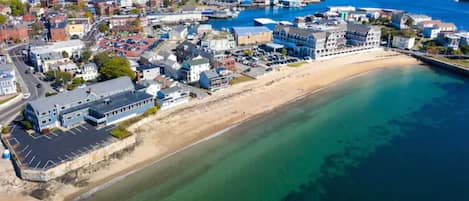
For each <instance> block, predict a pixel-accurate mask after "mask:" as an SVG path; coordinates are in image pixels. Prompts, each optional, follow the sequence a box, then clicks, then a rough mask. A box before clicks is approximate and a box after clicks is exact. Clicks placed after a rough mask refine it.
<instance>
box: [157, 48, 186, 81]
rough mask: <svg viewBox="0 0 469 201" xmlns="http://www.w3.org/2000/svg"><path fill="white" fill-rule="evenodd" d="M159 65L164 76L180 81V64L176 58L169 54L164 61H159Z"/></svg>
mask: <svg viewBox="0 0 469 201" xmlns="http://www.w3.org/2000/svg"><path fill="white" fill-rule="evenodd" d="M159 62H160V63H159V64H160V65H161V66H163V69H164V74H165V75H166V76H168V77H170V78H172V79H175V80H179V79H180V77H181V76H180V71H179V70H180V69H181V64H179V63H178V62H177V59H176V56H175V55H173V54H171V55H170V56H168V57H167V58H166V59H164V60H161V61H159Z"/></svg>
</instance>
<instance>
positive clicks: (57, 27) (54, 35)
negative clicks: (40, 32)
mask: <svg viewBox="0 0 469 201" xmlns="http://www.w3.org/2000/svg"><path fill="white" fill-rule="evenodd" d="M66 25H67V23H65V22H64V23H59V24H53V25H51V27H50V29H49V40H50V41H54V42H56V41H66V40H68V35H67V31H66V30H65V26H66Z"/></svg>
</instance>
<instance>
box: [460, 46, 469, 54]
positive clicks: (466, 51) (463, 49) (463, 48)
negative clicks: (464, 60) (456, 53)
mask: <svg viewBox="0 0 469 201" xmlns="http://www.w3.org/2000/svg"><path fill="white" fill-rule="evenodd" d="M459 49H461V52H462V53H463V54H469V45H461V46H460V47H459Z"/></svg>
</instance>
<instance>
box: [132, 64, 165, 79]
mask: <svg viewBox="0 0 469 201" xmlns="http://www.w3.org/2000/svg"><path fill="white" fill-rule="evenodd" d="M160 70H161V69H160V66H157V65H152V64H149V65H142V66H139V67H137V71H138V72H139V76H140V77H139V80H154V79H155V78H156V76H158V75H160Z"/></svg>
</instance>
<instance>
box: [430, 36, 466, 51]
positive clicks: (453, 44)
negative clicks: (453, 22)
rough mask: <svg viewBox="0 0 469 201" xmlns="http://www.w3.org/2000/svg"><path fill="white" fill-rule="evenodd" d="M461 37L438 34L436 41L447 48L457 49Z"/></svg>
mask: <svg viewBox="0 0 469 201" xmlns="http://www.w3.org/2000/svg"><path fill="white" fill-rule="evenodd" d="M460 40H461V37H459V36H458V35H456V34H454V33H443V32H441V33H439V34H438V37H437V39H436V41H437V42H438V43H439V44H440V45H443V46H444V47H447V48H452V49H458V48H459V43H460Z"/></svg>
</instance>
